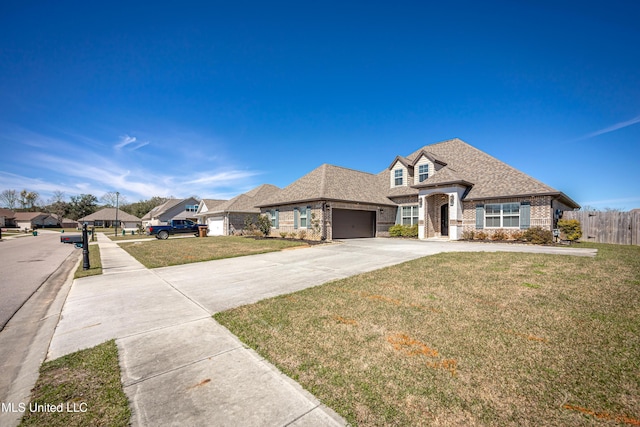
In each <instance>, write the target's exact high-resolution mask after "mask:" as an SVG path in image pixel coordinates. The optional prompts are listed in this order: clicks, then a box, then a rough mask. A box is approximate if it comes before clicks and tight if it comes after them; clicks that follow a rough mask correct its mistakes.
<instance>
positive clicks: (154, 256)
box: [120, 236, 307, 268]
mask: <svg viewBox="0 0 640 427" xmlns="http://www.w3.org/2000/svg"><path fill="white" fill-rule="evenodd" d="M306 245H307V244H306V243H304V242H297V241H292V240H283V239H257V240H256V239H253V238H250V237H236V236H213V237H206V238H193V239H168V240H157V239H153V241H150V242H133V243H122V244H121V245H120V246H121V247H122V248H123V249H124V250H126V251H127V252H129V253H130V254H131V255H132V256H133V257H134V258H136V259H137V260H138V261H140V262H141V263H142V264H143V265H144V266H145V267H147V268H157V267H167V266H170V265H179V264H189V263H192V262H201V261H210V260H214V259H221V258H233V257H238V256H244V255H253V254H260V253H265V252H274V251H280V250H282V249H286V248H290V247H294V246H306Z"/></svg>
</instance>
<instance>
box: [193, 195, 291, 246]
mask: <svg viewBox="0 0 640 427" xmlns="http://www.w3.org/2000/svg"><path fill="white" fill-rule="evenodd" d="M278 191H280V189H279V188H278V187H276V186H275V185H271V184H263V185H260V186H258V187H256V188H254V189H252V190H250V191H247V192H246V193H243V194H240V195H238V196H236V197H234V198H233V199H231V200H211V199H205V200H202V201H201V202H200V206H199V208H198V212H197V213H196V216H197V217H198V222H199V223H201V224H207V225H208V226H209V235H210V236H229V235H232V234H234V233H235V232H239V231H241V230H242V229H243V228H244V225H245V220H246V218H247V217H252V218H256V217H257V216H258V215H260V209H259V208H257V207H256V206H257V205H259V204H260V203H262V202H263V201H265V200H266V199H268V198H269V197H272V196H273V195H274V194H275V193H277V192H278Z"/></svg>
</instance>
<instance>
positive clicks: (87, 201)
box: [69, 194, 98, 220]
mask: <svg viewBox="0 0 640 427" xmlns="http://www.w3.org/2000/svg"><path fill="white" fill-rule="evenodd" d="M69 208H70V209H69V217H71V219H74V220H78V219H80V218H83V217H85V216H87V215H91V214H92V213H94V212H95V211H97V210H98V199H97V198H96V196H94V195H93V194H80V195H79V196H71V203H70V206H69Z"/></svg>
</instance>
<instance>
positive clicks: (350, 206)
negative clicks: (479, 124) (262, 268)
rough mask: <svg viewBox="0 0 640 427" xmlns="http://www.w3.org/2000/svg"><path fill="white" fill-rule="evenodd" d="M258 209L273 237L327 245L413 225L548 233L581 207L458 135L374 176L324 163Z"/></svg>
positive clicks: (433, 231)
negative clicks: (286, 235) (268, 219)
mask: <svg viewBox="0 0 640 427" xmlns="http://www.w3.org/2000/svg"><path fill="white" fill-rule="evenodd" d="M257 206H258V207H260V208H261V211H262V212H264V213H268V214H270V215H271V216H272V218H273V229H272V233H278V232H294V233H295V232H299V231H300V230H301V229H302V230H305V233H306V235H307V237H312V238H321V239H328V240H332V239H338V238H353V237H376V236H388V234H389V233H388V231H389V227H390V226H392V225H394V224H404V225H414V224H417V225H418V235H419V238H420V239H427V238H434V237H438V238H446V239H450V240H457V239H460V238H462V233H463V232H464V231H475V232H479V231H483V232H485V233H487V234H488V235H489V236H491V234H492V233H493V232H494V231H496V230H502V231H504V232H505V233H506V234H508V235H509V234H513V232H516V231H520V230H522V229H527V228H529V227H534V226H539V227H542V228H544V229H547V230H551V229H553V228H555V226H556V222H557V220H558V218H559V216H560V215H561V212H562V211H565V210H573V209H577V208H579V207H580V206H579V205H578V204H577V203H576V202H574V201H573V200H571V199H570V198H569V197H567V196H566V195H565V194H564V193H562V192H560V191H558V190H556V189H554V188H552V187H549V186H548V185H546V184H544V183H542V182H540V181H538V180H536V179H534V178H532V177H530V176H529V175H527V174H525V173H523V172H521V171H519V170H517V169H514V168H513V167H511V166H509V165H507V164H505V163H503V162H501V161H500V160H497V159H496V158H494V157H492V156H490V155H488V154H486V153H484V152H482V151H480V150H478V149H476V148H474V147H472V146H471V145H469V144H467V143H466V142H464V141H462V140H460V139H457V138H456V139H452V140H448V141H444V142H440V143H437V144H432V145H427V146H424V147H422V148H420V149H419V150H417V151H415V152H413V153H411V154H410V155H409V156H407V157H402V156H397V157H396V158H395V159H393V161H392V162H391V164H390V165H389V167H388V168H387V169H385V170H383V171H382V172H380V173H378V174H377V175H374V174H369V173H366V172H360V171H356V170H352V169H346V168H342V167H338V166H332V165H328V164H324V165H322V166H320V167H319V168H317V169H315V170H313V171H312V172H310V173H309V174H307V175H305V176H303V177H302V178H300V179H298V180H297V181H295V182H293V183H292V184H290V185H289V186H288V187H286V188H284V189H282V190H281V191H280V192H278V193H276V194H274V196H272V197H270V198H269V199H267V200H265V201H264V202H262V203H260V204H259V205H257Z"/></svg>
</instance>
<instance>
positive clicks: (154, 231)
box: [147, 219, 206, 240]
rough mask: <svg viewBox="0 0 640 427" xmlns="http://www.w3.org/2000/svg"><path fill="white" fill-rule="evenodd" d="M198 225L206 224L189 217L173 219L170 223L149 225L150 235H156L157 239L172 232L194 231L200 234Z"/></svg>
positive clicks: (203, 225) (148, 232)
mask: <svg viewBox="0 0 640 427" xmlns="http://www.w3.org/2000/svg"><path fill="white" fill-rule="evenodd" d="M198 227H206V225H205V224H196V223H195V222H193V221H191V220H189V219H172V220H171V221H169V224H168V225H149V226H148V227H147V235H148V236H156V239H162V240H165V239H167V238H168V237H169V235H170V234H184V233H193V234H194V235H195V236H196V237H197V236H198V231H199V230H198Z"/></svg>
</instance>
